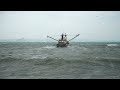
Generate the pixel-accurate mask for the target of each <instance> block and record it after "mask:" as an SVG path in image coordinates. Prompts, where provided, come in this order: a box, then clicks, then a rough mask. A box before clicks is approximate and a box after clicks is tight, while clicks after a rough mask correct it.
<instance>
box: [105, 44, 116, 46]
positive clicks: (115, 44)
mask: <svg viewBox="0 0 120 90" xmlns="http://www.w3.org/2000/svg"><path fill="white" fill-rule="evenodd" d="M107 46H118V44H107Z"/></svg>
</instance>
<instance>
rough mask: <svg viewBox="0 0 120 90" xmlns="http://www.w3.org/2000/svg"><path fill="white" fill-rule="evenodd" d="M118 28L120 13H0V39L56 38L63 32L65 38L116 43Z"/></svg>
mask: <svg viewBox="0 0 120 90" xmlns="http://www.w3.org/2000/svg"><path fill="white" fill-rule="evenodd" d="M119 29H120V11H0V39H20V38H25V39H46V36H47V35H50V36H54V37H55V38H58V37H56V36H55V35H60V34H61V33H63V32H64V33H66V34H68V37H69V38H71V37H73V36H74V35H76V34H80V36H79V37H78V38H76V40H77V41H120V30H119ZM69 35H70V36H69ZM71 35H73V36H71Z"/></svg>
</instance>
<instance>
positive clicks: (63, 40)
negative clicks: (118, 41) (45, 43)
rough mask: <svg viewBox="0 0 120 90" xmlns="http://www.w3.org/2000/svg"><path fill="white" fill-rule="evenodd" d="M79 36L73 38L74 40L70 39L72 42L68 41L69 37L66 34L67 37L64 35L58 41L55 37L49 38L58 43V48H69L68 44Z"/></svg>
mask: <svg viewBox="0 0 120 90" xmlns="http://www.w3.org/2000/svg"><path fill="white" fill-rule="evenodd" d="M79 35H80V34H78V35H76V36H75V37H73V38H72V39H70V40H68V41H67V35H66V34H65V35H64V34H62V35H61V39H59V40H57V39H55V38H53V37H50V36H47V38H51V39H53V40H55V41H58V44H56V46H57V47H67V46H68V44H69V41H71V40H73V39H75V38H76V37H78V36H79Z"/></svg>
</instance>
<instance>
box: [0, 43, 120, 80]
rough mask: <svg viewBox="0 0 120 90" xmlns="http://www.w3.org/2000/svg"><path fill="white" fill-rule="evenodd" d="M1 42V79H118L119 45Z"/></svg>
mask: <svg viewBox="0 0 120 90" xmlns="http://www.w3.org/2000/svg"><path fill="white" fill-rule="evenodd" d="M55 44H56V43H44V42H43V43H42V42H0V79H119V78H120V43H119V42H98V43H97V42H79V43H78V42H76V43H70V45H69V46H68V47H66V48H57V47H56V46H55Z"/></svg>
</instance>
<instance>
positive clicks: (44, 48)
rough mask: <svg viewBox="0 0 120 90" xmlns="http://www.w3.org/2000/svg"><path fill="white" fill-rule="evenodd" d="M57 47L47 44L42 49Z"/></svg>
mask: <svg viewBox="0 0 120 90" xmlns="http://www.w3.org/2000/svg"><path fill="white" fill-rule="evenodd" d="M53 48H55V46H45V47H42V49H53Z"/></svg>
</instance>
